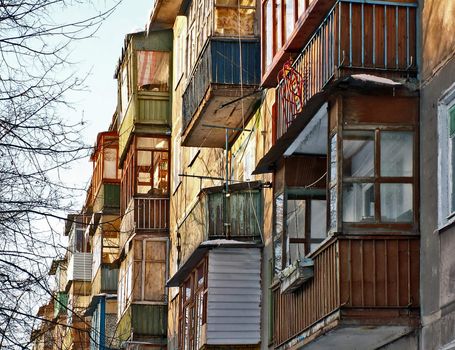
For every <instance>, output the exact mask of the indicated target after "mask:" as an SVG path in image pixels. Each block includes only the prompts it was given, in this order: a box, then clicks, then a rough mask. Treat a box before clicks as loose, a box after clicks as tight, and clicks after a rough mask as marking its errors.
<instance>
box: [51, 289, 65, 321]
mask: <svg viewBox="0 0 455 350" xmlns="http://www.w3.org/2000/svg"><path fill="white" fill-rule="evenodd" d="M67 305H68V294H67V293H65V292H57V294H56V296H55V302H54V317H56V316H57V315H59V314H64V313H66V308H67Z"/></svg>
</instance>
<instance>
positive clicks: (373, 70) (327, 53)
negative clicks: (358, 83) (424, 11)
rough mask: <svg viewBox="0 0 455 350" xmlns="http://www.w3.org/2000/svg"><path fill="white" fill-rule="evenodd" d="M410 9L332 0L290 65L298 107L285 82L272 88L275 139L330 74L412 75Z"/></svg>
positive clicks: (373, 1)
mask: <svg viewBox="0 0 455 350" xmlns="http://www.w3.org/2000/svg"><path fill="white" fill-rule="evenodd" d="M416 10H417V4H414V3H401V2H394V1H387V2H386V1H377V0H338V1H337V2H336V3H335V5H334V6H333V7H332V9H331V10H330V11H329V13H328V14H327V16H326V17H325V19H324V20H323V21H322V23H321V24H320V26H319V27H318V28H317V30H316V31H315V33H314V34H313V36H312V37H311V38H310V39H309V41H308V42H307V44H306V45H305V47H304V48H303V49H302V51H301V52H300V54H299V55H298V57H297V58H296V59H295V61H294V62H293V64H292V67H293V68H294V69H295V70H296V71H297V72H298V73H299V74H300V76H301V77H302V79H303V84H302V87H303V89H302V90H303V91H300V96H299V97H300V98H301V101H302V103H301V104H300V106H299V104H294V103H291V102H290V101H292V100H293V96H292V94H293V92H291V90H292V89H290V88H289V87H287V86H286V82H285V80H281V81H280V82H279V84H278V87H277V101H278V102H277V103H278V104H277V107H278V109H277V111H278V115H277V137H278V138H279V137H281V136H282V135H283V134H284V133H285V132H286V131H287V129H288V127H289V126H290V124H291V123H292V121H293V120H294V119H295V117H296V116H297V115H298V114H299V113H300V112H301V111H302V110H303V109H304V108H305V104H306V103H307V102H308V100H309V99H310V98H311V97H313V96H314V95H315V94H317V93H318V92H320V91H321V90H322V89H323V88H324V86H325V85H326V84H327V83H328V82H329V81H330V80H331V79H332V78H333V77H334V76H335V75H338V76H341V75H343V74H345V75H348V74H352V73H353V72H363V73H370V74H375V75H384V74H390V73H393V74H403V75H404V74H409V73H415V71H416V66H415V57H416V15H417V11H416ZM297 106H299V107H297Z"/></svg>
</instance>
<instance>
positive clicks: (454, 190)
mask: <svg viewBox="0 0 455 350" xmlns="http://www.w3.org/2000/svg"><path fill="white" fill-rule="evenodd" d="M450 146H451V148H452V151H451V157H452V162H451V165H450V167H451V169H450V170H451V171H452V187H451V204H452V205H451V212H452V213H453V212H454V211H455V136H454V137H452V138H451V139H450Z"/></svg>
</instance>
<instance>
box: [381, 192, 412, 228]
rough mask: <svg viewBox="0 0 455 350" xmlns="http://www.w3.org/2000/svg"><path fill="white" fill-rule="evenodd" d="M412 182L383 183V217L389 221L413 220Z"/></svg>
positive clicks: (383, 219)
mask: <svg viewBox="0 0 455 350" xmlns="http://www.w3.org/2000/svg"><path fill="white" fill-rule="evenodd" d="M412 198H413V196H412V184H381V219H382V221H387V222H411V221H412V218H413V213H412V207H413V205H412Z"/></svg>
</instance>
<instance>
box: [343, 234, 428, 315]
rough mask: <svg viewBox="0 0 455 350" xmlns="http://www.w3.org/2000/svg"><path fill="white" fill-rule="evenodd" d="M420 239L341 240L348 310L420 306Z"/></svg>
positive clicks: (344, 290)
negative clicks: (350, 308) (349, 308)
mask: <svg viewBox="0 0 455 350" xmlns="http://www.w3.org/2000/svg"><path fill="white" fill-rule="evenodd" d="M419 244H420V243H419V240H418V239H357V240H354V239H342V240H340V241H339V251H340V254H339V264H340V283H341V285H340V297H341V301H342V304H343V305H345V307H347V308H348V307H352V308H357V307H360V308H370V307H371V308H382V307H388V308H390V307H397V308H407V307H418V306H419Z"/></svg>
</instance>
